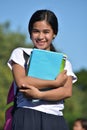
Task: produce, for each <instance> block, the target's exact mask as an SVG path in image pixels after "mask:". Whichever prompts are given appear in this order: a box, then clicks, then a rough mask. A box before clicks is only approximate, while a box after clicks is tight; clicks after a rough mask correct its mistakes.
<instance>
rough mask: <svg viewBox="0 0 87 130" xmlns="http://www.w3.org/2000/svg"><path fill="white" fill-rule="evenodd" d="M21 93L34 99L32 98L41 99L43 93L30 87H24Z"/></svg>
mask: <svg viewBox="0 0 87 130" xmlns="http://www.w3.org/2000/svg"><path fill="white" fill-rule="evenodd" d="M19 91H20V92H22V93H24V95H25V96H26V97H32V98H40V94H41V92H40V91H39V90H38V89H37V88H35V87H34V86H30V85H26V86H25V85H24V84H23V85H22V87H21V89H19Z"/></svg>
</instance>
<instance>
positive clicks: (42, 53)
mask: <svg viewBox="0 0 87 130" xmlns="http://www.w3.org/2000/svg"><path fill="white" fill-rule="evenodd" d="M65 60H66V55H64V54H63V53H59V52H52V51H47V50H41V49H33V51H32V52H31V56H30V61H29V66H28V73H27V74H28V76H31V77H35V78H40V79H45V80H54V79H56V77H57V75H58V74H59V73H60V72H62V71H63V70H64V66H65Z"/></svg>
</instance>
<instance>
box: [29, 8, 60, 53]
mask: <svg viewBox="0 0 87 130" xmlns="http://www.w3.org/2000/svg"><path fill="white" fill-rule="evenodd" d="M43 20H46V22H47V23H48V24H49V25H50V26H51V28H52V29H53V32H54V34H55V35H57V33H58V19H57V17H56V15H55V14H54V13H53V12H52V11H50V10H46V9H42V10H37V11H36V12H35V13H34V14H33V15H32V16H31V18H30V21H29V24H28V31H29V34H30V37H31V32H32V28H33V24H34V23H35V22H37V21H43ZM51 51H56V50H55V48H54V46H53V45H52V44H51Z"/></svg>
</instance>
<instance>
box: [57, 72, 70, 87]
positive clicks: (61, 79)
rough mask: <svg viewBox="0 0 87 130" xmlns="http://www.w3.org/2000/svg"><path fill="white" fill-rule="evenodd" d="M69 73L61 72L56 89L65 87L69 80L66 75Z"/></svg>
mask: <svg viewBox="0 0 87 130" xmlns="http://www.w3.org/2000/svg"><path fill="white" fill-rule="evenodd" d="M66 73H67V71H66V70H64V71H63V72H61V73H60V74H59V75H58V76H57V78H56V87H60V86H63V85H64V84H65V83H66V81H67V79H68V76H67V75H66Z"/></svg>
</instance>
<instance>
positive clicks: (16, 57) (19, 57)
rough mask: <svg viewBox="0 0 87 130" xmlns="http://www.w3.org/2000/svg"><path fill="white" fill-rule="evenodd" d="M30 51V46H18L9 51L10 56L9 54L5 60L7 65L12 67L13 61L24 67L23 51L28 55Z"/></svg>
mask: <svg viewBox="0 0 87 130" xmlns="http://www.w3.org/2000/svg"><path fill="white" fill-rule="evenodd" d="M31 51H32V49H31V48H22V47H18V48H16V49H14V50H13V51H12V53H11V56H10V58H9V60H8V62H7V64H8V66H9V67H10V68H11V69H12V62H13V61H14V62H15V63H17V64H19V65H21V66H22V67H24V64H25V58H24V53H23V52H25V53H26V54H27V55H30V54H31Z"/></svg>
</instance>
